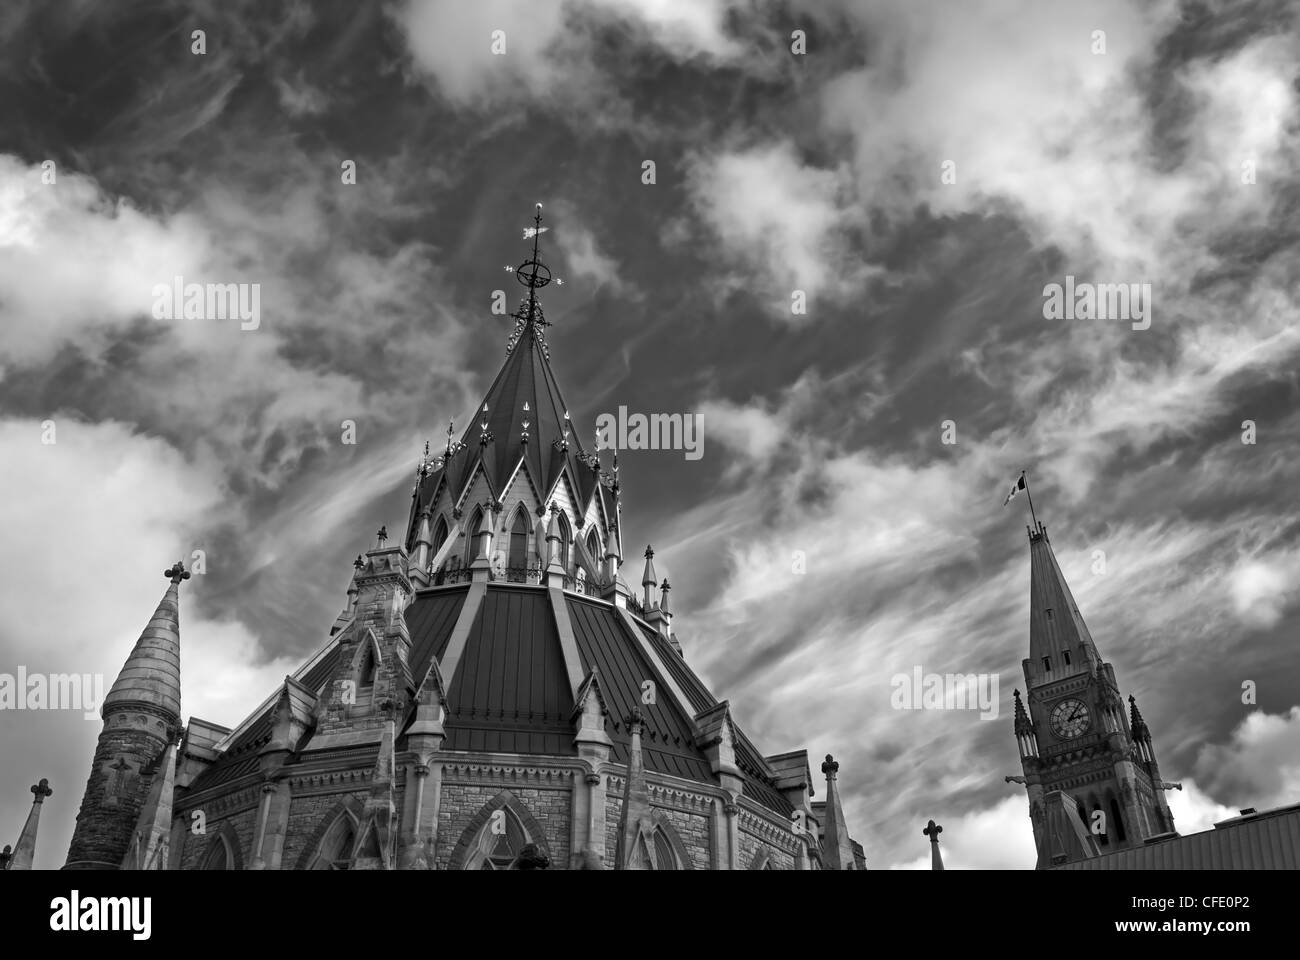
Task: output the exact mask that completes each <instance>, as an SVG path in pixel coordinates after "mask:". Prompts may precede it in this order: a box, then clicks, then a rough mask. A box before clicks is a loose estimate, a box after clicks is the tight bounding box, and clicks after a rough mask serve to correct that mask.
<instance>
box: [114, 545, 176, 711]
mask: <svg viewBox="0 0 1300 960" xmlns="http://www.w3.org/2000/svg"><path fill="white" fill-rule="evenodd" d="M163 576H164V577H167V578H168V580H169V581H170V584H169V586H168V587H167V592H166V593H164V594H163V598H162V600H160V601H159V602H158V607H157V609H156V610H154V614H153V616H152V617H151V618H150V619H149V623H148V625H147V626H146V627H145V628H144V631H143V632H142V633H141V634H140V639H138V640H137V641H136V642H135V646H134V647H133V648H132V649H131V654H130V656H128V657H127V658H126V663H125V664H124V665H123V666H122V671H121V672H120V673H119V674H118V675H117V679H116V680H115V681H114V682H113V686H112V689H110V690H109V691H108V696H106V697H105V698H104V710H105V711H107V710H108V708H109V707H110V706H112V705H114V704H125V703H147V704H151V705H152V706H154V707H156V708H158V709H159V710H162V711H163V712H165V713H167V714H168V715H169V716H172V717H174V718H175V723H176V724H179V723H180V717H181V636H180V613H179V604H180V584H181V581H182V580H188V579H189V578H190V572H189V571H188V570H186V569H185V565H184V564H183V563H181V561H179V560H177V561H176V564H175V566H173V567H172V568H171V569H170V570H164V571H163Z"/></svg>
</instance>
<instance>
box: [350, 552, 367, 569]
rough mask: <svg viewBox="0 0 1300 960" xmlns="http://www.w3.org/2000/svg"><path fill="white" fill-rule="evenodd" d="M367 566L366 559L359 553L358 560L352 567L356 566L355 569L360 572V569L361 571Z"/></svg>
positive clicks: (353, 562)
mask: <svg viewBox="0 0 1300 960" xmlns="http://www.w3.org/2000/svg"><path fill="white" fill-rule="evenodd" d="M365 565H366V561H365V558H364V557H362V556H361V554H359V553H358V554H357V558H356V559H355V560H353V561H352V566H354V567H356V568H357V569H358V570H360V569H361V568H362V567H364V566H365Z"/></svg>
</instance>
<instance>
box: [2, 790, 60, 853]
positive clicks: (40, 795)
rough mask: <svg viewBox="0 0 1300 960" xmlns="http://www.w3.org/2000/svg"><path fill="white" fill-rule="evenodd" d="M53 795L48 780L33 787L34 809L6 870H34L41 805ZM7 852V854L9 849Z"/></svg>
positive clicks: (29, 814)
mask: <svg viewBox="0 0 1300 960" xmlns="http://www.w3.org/2000/svg"><path fill="white" fill-rule="evenodd" d="M53 793H54V791H53V790H51V789H50V781H48V780H45V779H42V780H41V782H40V783H37V784H34V785H33V786H32V809H31V810H30V811H29V812H28V814H27V822H26V823H24V824H23V832H22V833H20V834H18V843H16V844H15V845H14V851H13V854H12V858H11V859H10V860H9V862H8V863H7V864H6V865H5V867H4V869H6V870H30V869H31V868H32V862H33V861H34V860H35V859H36V830H37V828H38V827H39V826H40V823H41V805H42V804H44V803H45V798H46V797H48V796H51V795H53ZM5 850H6V852H7V851H8V847H6V848H5Z"/></svg>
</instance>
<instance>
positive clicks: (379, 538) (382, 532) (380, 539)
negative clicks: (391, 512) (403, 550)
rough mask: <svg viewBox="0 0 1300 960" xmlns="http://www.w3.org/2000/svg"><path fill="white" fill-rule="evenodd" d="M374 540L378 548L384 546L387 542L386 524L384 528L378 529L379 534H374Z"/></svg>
mask: <svg viewBox="0 0 1300 960" xmlns="http://www.w3.org/2000/svg"><path fill="white" fill-rule="evenodd" d="M375 540H376V542H377V544H378V545H379V546H381V547H382V546H383V545H384V544H386V543H387V542H388V525H387V524H385V525H384V526H382V527H380V528H379V532H378V533H376V534H375Z"/></svg>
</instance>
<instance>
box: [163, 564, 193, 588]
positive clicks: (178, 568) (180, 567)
mask: <svg viewBox="0 0 1300 960" xmlns="http://www.w3.org/2000/svg"><path fill="white" fill-rule="evenodd" d="M163 576H164V577H166V578H168V579H169V580H171V582H172V583H180V582H181V581H182V580H188V579H189V578H190V572H189V571H188V570H186V569H185V564H184V563H182V562H181V561H180V560H177V561H176V563H175V564H174V565H173V566H172V568H171V569H170V570H164V571H163Z"/></svg>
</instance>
